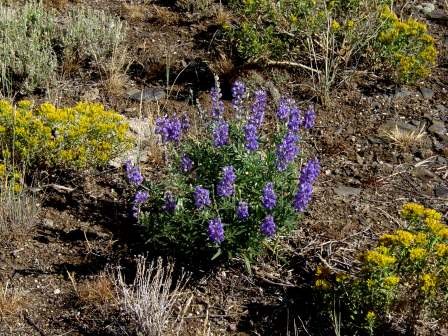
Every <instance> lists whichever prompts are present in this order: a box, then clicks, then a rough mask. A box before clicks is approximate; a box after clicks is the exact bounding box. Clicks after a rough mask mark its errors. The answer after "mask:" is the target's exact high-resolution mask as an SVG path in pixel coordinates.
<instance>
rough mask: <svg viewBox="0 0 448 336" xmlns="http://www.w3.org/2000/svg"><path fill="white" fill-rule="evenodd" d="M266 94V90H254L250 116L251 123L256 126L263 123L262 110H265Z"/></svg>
mask: <svg viewBox="0 0 448 336" xmlns="http://www.w3.org/2000/svg"><path fill="white" fill-rule="evenodd" d="M266 103H267V94H266V91H263V90H258V91H256V92H255V99H254V103H253V105H252V115H251V117H250V122H251V124H253V125H255V126H256V127H257V128H258V127H260V126H261V124H263V120H264V112H265V110H266Z"/></svg>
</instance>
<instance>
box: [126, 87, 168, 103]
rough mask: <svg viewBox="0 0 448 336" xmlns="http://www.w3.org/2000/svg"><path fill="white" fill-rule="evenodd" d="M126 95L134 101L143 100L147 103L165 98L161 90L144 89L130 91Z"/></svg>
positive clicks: (153, 88) (163, 91) (154, 88)
mask: <svg viewBox="0 0 448 336" xmlns="http://www.w3.org/2000/svg"><path fill="white" fill-rule="evenodd" d="M127 95H128V97H129V98H130V99H132V100H135V101H140V100H143V101H147V102H149V101H153V100H160V99H162V98H165V96H166V93H165V90H164V89H162V88H156V87H145V88H143V90H138V89H131V90H129V91H128V92H127Z"/></svg>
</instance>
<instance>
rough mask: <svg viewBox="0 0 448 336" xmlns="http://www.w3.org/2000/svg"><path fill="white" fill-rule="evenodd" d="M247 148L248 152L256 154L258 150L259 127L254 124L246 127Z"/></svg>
mask: <svg viewBox="0 0 448 336" xmlns="http://www.w3.org/2000/svg"><path fill="white" fill-rule="evenodd" d="M244 138H245V139H244V140H245V147H246V149H247V150H248V151H250V152H254V151H256V150H257V149H258V146H259V145H258V135H257V127H256V126H255V125H253V124H247V125H245V126H244Z"/></svg>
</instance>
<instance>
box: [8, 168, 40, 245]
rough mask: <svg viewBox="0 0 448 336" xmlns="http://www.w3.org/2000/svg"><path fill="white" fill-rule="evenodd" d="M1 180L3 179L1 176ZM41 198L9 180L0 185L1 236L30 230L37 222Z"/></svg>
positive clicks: (14, 234)
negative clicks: (11, 183)
mask: <svg viewBox="0 0 448 336" xmlns="http://www.w3.org/2000/svg"><path fill="white" fill-rule="evenodd" d="M0 181H2V179H1V176H0ZM39 208H40V204H39V199H38V198H37V197H36V196H35V195H33V194H31V193H28V192H27V191H25V190H23V189H22V185H19V184H14V185H10V183H9V182H8V181H7V180H3V181H2V185H1V186H0V237H10V236H17V235H19V236H20V235H22V234H25V233H26V232H29V231H30V229H31V228H32V227H34V225H36V222H37V214H38V212H39Z"/></svg>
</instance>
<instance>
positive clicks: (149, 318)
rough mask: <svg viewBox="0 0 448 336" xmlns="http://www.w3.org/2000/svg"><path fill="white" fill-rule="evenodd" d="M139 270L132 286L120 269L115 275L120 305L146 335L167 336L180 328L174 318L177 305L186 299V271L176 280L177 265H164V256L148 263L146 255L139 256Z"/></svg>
mask: <svg viewBox="0 0 448 336" xmlns="http://www.w3.org/2000/svg"><path fill="white" fill-rule="evenodd" d="M136 262H137V272H136V275H135V279H134V282H133V283H132V285H128V284H127V283H126V282H125V280H124V277H123V273H122V272H121V271H119V272H118V274H117V278H116V286H117V290H118V297H119V301H120V306H121V307H122V309H123V310H124V312H125V313H126V314H127V315H129V316H130V317H131V318H132V319H133V320H134V322H135V324H136V328H137V329H138V331H139V332H140V333H142V334H143V335H146V336H161V335H166V331H167V330H171V331H173V330H176V329H178V328H180V326H181V323H178V321H177V319H174V318H173V316H174V310H175V308H176V307H177V305H179V304H182V303H183V302H185V299H184V298H181V297H182V292H183V290H184V289H185V285H186V282H187V280H188V277H187V276H186V275H185V273H182V274H181V275H180V278H179V279H178V280H177V281H176V282H175V281H174V279H173V270H174V265H173V264H171V263H168V264H166V265H164V263H163V262H162V260H161V259H158V260H157V262H151V263H147V260H146V258H145V257H142V256H140V257H138V258H137V260H136Z"/></svg>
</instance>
